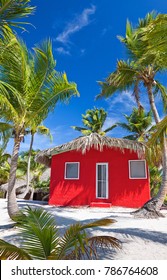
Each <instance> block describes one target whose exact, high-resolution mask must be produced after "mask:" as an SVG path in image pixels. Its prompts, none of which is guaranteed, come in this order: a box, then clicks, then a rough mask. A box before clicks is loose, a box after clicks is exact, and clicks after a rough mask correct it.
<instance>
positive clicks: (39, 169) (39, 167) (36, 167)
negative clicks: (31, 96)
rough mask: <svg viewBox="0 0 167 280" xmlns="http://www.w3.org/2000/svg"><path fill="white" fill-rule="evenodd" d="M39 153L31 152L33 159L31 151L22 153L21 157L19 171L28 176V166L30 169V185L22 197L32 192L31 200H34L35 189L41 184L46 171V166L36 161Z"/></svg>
mask: <svg viewBox="0 0 167 280" xmlns="http://www.w3.org/2000/svg"><path fill="white" fill-rule="evenodd" d="M38 152H39V151H34V150H31V157H30V152H29V151H27V152H22V153H20V155H19V164H18V169H19V171H21V172H22V174H24V175H26V176H27V166H28V168H29V170H28V172H29V174H28V175H29V178H28V185H27V184H26V190H25V191H24V193H23V194H22V195H21V197H25V195H26V194H27V193H28V192H29V191H31V195H30V199H33V195H34V188H35V186H36V185H37V184H38V183H39V182H40V177H41V175H42V174H43V173H44V171H45V170H46V166H44V165H43V164H40V163H38V162H36V161H35V156H36V155H37V153H38ZM29 161H30V162H29ZM27 163H28V164H27ZM26 183H27V182H26Z"/></svg>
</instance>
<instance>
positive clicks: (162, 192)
mask: <svg viewBox="0 0 167 280" xmlns="http://www.w3.org/2000/svg"><path fill="white" fill-rule="evenodd" d="M147 90H148V97H149V102H150V107H151V110H152V112H153V116H154V119H155V122H156V124H158V123H159V122H160V117H159V114H158V111H157V108H156V106H155V100H154V95H153V93H152V87H151V85H149V86H147ZM162 145H163V154H162V167H163V174H162V183H161V187H160V189H159V191H158V194H157V195H156V196H155V197H153V198H152V199H151V200H149V201H148V202H146V203H145V204H144V205H143V206H142V207H141V208H140V209H139V210H137V211H135V212H133V214H134V215H135V216H137V217H145V218H157V217H163V215H162V214H161V213H160V209H161V206H162V204H163V202H164V199H165V196H166V194H167V144H166V139H165V135H164V138H163V143H162Z"/></svg>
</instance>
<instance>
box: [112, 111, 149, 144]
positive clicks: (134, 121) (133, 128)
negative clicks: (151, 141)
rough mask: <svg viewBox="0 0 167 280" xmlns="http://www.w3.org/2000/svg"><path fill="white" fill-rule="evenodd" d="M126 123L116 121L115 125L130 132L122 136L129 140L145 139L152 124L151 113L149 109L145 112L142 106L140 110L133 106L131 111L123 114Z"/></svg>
mask: <svg viewBox="0 0 167 280" xmlns="http://www.w3.org/2000/svg"><path fill="white" fill-rule="evenodd" d="M124 117H125V118H126V121H127V122H126V123H123V122H118V123H117V125H118V126H120V127H122V128H123V129H125V130H127V131H128V132H130V133H131V134H130V135H128V136H125V137H124V138H126V139H129V140H139V141H145V140H147V139H148V137H149V134H150V133H149V130H150V128H151V125H152V113H151V111H150V112H148V113H146V112H145V110H144V109H143V108H141V109H140V110H139V109H137V108H133V111H132V113H131V114H130V115H129V116H128V115H124Z"/></svg>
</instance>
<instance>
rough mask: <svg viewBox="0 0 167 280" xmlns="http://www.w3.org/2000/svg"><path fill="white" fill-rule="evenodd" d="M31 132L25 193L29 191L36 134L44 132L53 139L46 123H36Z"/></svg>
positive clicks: (43, 133)
mask: <svg viewBox="0 0 167 280" xmlns="http://www.w3.org/2000/svg"><path fill="white" fill-rule="evenodd" d="M30 133H31V140H30V148H29V152H28V157H27V176H26V189H25V192H24V195H26V194H27V193H28V192H29V184H30V169H31V156H32V149H33V143H34V137H35V134H36V133H39V134H42V135H47V136H49V137H50V139H52V135H51V133H50V130H49V128H47V127H46V126H44V125H37V124H35V123H34V124H33V125H32V127H31V131H30ZM33 161H34V158H33ZM32 195H33V194H32Z"/></svg>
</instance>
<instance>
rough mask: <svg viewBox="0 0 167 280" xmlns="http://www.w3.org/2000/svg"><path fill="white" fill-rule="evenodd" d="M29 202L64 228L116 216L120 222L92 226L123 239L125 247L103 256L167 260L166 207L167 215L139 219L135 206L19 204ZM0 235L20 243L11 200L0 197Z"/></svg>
mask: <svg viewBox="0 0 167 280" xmlns="http://www.w3.org/2000/svg"><path fill="white" fill-rule="evenodd" d="M26 204H29V205H32V206H35V207H43V208H44V209H47V210H48V211H49V212H51V213H52V214H53V215H54V216H55V219H56V222H57V225H58V226H59V229H60V231H64V229H66V227H67V226H69V225H71V224H73V223H75V222H81V223H87V222H90V221H95V220H97V219H102V218H113V219H115V220H116V221H117V222H116V223H114V224H113V225H110V226H107V227H98V228H96V229H93V230H90V234H92V235H111V236H114V237H117V238H118V239H119V240H120V241H121V243H122V249H121V250H105V251H103V252H101V253H100V255H99V256H100V257H99V258H100V260H110V259H112V260H113V259H114V260H167V210H162V213H163V214H164V215H165V217H164V218H158V219H139V218H134V217H133V216H132V215H131V214H130V213H131V212H132V211H133V210H135V209H130V208H124V207H111V208H90V207H79V208H76V207H75V208H73V207H55V206H49V205H47V204H46V203H42V202H39V201H38V202H35V201H26V200H18V205H19V208H23V207H25V206H26ZM0 213H1V215H0V238H1V239H4V240H6V241H8V242H11V243H13V244H17V242H18V240H17V229H16V228H13V222H12V221H11V220H10V219H9V217H8V214H7V201H6V199H0Z"/></svg>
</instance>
